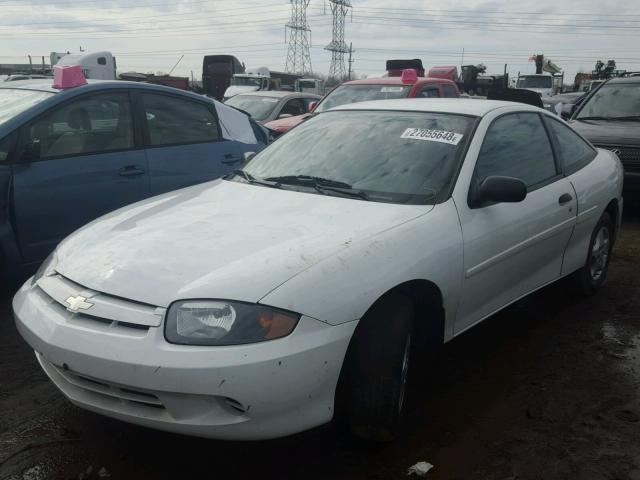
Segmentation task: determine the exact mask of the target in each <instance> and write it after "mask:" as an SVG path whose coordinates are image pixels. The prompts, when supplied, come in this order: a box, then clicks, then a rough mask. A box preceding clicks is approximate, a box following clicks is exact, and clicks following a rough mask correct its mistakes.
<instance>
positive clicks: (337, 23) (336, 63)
mask: <svg viewBox="0 0 640 480" xmlns="http://www.w3.org/2000/svg"><path fill="white" fill-rule="evenodd" d="M329 4H330V5H331V14H332V15H333V36H332V39H331V43H329V45H327V46H326V47H324V49H325V50H329V51H330V52H331V67H329V78H333V79H336V80H343V79H344V78H345V77H346V76H347V70H346V68H345V65H344V54H345V53H348V52H349V46H347V44H346V43H345V41H344V21H345V17H346V16H347V13H349V9H350V8H351V1H350V0H329Z"/></svg>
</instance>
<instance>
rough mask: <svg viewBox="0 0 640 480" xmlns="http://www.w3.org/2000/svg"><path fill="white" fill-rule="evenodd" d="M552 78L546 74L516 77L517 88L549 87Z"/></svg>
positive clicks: (551, 83) (551, 84)
mask: <svg viewBox="0 0 640 480" xmlns="http://www.w3.org/2000/svg"><path fill="white" fill-rule="evenodd" d="M552 86H553V79H552V78H551V77H548V76H546V75H542V76H535V77H520V78H518V88H551V87H552Z"/></svg>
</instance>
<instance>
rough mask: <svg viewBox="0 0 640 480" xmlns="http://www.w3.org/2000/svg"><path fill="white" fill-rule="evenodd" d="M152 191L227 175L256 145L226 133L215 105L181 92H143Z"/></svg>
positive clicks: (157, 192)
mask: <svg viewBox="0 0 640 480" xmlns="http://www.w3.org/2000/svg"><path fill="white" fill-rule="evenodd" d="M139 96H140V105H141V108H142V109H143V115H142V118H143V121H146V129H145V144H146V145H147V150H146V152H147V160H148V162H149V176H150V184H151V194H152V195H157V194H160V193H164V192H168V191H171V190H176V189H178V188H183V187H187V186H189V185H194V184H196V183H202V182H206V181H209V180H213V179H216V178H219V177H222V176H224V175H226V174H227V173H229V172H231V171H233V170H234V169H236V168H238V167H239V166H240V165H241V163H242V160H243V153H244V152H246V151H255V150H256V148H257V146H255V145H253V146H252V145H248V144H244V143H241V142H237V141H231V140H226V139H224V138H223V137H222V134H221V131H220V125H219V122H218V118H217V115H216V112H215V106H214V105H213V104H212V103H211V102H208V101H198V100H197V99H192V98H189V97H187V96H183V95H171V94H165V93H147V92H140V93H139Z"/></svg>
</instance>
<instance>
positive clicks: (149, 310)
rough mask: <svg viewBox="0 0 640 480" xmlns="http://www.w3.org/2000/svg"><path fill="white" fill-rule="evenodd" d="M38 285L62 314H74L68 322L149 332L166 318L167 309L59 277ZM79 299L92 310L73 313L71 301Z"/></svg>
mask: <svg viewBox="0 0 640 480" xmlns="http://www.w3.org/2000/svg"><path fill="white" fill-rule="evenodd" d="M37 285H38V287H39V288H40V292H42V294H43V295H45V296H46V297H47V299H48V300H49V301H51V302H52V304H53V305H55V306H56V307H57V308H60V309H61V312H62V311H64V310H66V311H67V312H68V313H70V314H71V315H70V316H69V321H86V322H87V323H92V324H93V325H96V326H101V327H105V328H106V327H121V328H126V329H128V330H130V331H131V330H138V331H147V330H149V328H150V327H159V326H160V324H161V323H162V318H163V317H164V314H165V309H164V308H161V307H155V306H153V305H147V304H144V303H140V302H135V301H132V300H128V299H124V298H120V297H114V296H112V295H109V294H105V293H102V292H97V291H94V290H91V289H89V288H87V287H84V286H82V285H79V284H77V283H75V282H73V281H71V280H69V279H68V278H65V277H63V276H62V275H60V274H54V275H52V276H48V277H43V278H41V279H39V280H38V283H37ZM77 297H81V298H82V299H84V300H85V301H86V302H87V303H89V307H88V308H86V309H82V310H80V309H76V310H72V309H71V308H70V303H69V300H70V299H72V298H77Z"/></svg>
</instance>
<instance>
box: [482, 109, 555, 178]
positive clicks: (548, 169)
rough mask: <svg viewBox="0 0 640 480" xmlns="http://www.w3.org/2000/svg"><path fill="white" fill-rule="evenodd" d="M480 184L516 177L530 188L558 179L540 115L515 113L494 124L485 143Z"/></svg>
mask: <svg viewBox="0 0 640 480" xmlns="http://www.w3.org/2000/svg"><path fill="white" fill-rule="evenodd" d="M475 175H476V180H477V181H478V183H480V182H482V181H483V180H484V179H485V178H486V177H488V176H494V175H495V176H505V177H514V178H518V179H520V180H522V181H523V182H524V183H525V184H526V185H527V187H532V186H535V185H537V184H540V183H542V182H544V181H546V180H549V179H550V178H553V177H555V176H556V175H557V169H556V164H555V160H554V157H553V151H552V150H551V143H550V142H549V137H548V135H547V132H546V130H545V128H544V125H543V124H542V120H541V119H540V117H539V116H538V114H537V113H512V114H508V115H505V116H503V117H500V118H498V119H497V120H496V121H494V122H493V123H492V124H491V126H490V127H489V130H488V131H487V134H486V136H485V139H484V143H483V144H482V149H481V150H480V155H479V156H478V162H477V164H476V173H475Z"/></svg>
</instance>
